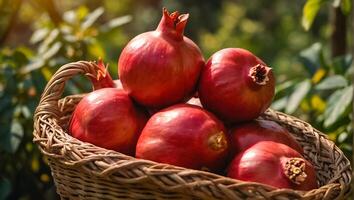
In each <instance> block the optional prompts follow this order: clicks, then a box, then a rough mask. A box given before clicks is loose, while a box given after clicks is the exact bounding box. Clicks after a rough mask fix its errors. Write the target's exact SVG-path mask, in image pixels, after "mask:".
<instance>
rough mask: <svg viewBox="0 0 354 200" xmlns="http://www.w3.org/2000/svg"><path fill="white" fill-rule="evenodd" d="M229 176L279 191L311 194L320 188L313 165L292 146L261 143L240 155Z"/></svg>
mask: <svg viewBox="0 0 354 200" xmlns="http://www.w3.org/2000/svg"><path fill="white" fill-rule="evenodd" d="M227 176H228V177H231V178H234V179H239V180H243V181H252V182H258V183H263V184H268V185H271V186H274V187H277V188H290V189H295V190H311V189H315V188H317V187H318V185H317V181H316V173H315V170H314V167H313V166H312V164H311V163H310V162H308V161H307V160H305V159H304V158H303V157H302V156H301V155H300V153H298V152H297V151H295V150H294V149H292V148H290V147H289V146H287V145H284V144H281V143H276V142H272V141H262V142H259V143H257V144H255V145H253V146H251V147H250V148H248V149H246V150H245V151H243V152H241V153H240V154H238V155H237V156H236V157H235V158H234V159H233V161H232V162H231V164H230V166H229V168H228V173H227Z"/></svg>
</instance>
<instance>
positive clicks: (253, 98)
mask: <svg viewBox="0 0 354 200" xmlns="http://www.w3.org/2000/svg"><path fill="white" fill-rule="evenodd" d="M274 87H275V80H274V75H273V72H272V70H271V68H270V67H268V66H267V65H266V64H265V63H264V62H263V61H262V60H261V59H259V58H258V57H256V56H255V55H253V54H252V53H251V52H249V51H247V50H245V49H241V48H227V49H222V50H220V51H218V52H216V53H214V54H213V55H212V56H211V57H210V58H209V60H208V61H207V63H206V66H205V67H204V69H203V70H202V73H201V77H200V82H199V90H198V94H199V98H200V101H201V103H202V104H203V107H204V108H206V109H208V110H210V111H211V112H213V113H214V114H215V115H216V116H218V117H219V118H220V119H222V120H224V121H225V122H227V123H237V122H244V121H249V120H252V119H255V118H257V117H258V116H259V115H261V114H262V113H263V112H264V111H265V110H266V109H267V108H268V107H269V106H270V104H271V101H272V98H273V96H274V90H275V88H274Z"/></svg>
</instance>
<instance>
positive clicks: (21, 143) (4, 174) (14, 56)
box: [0, 6, 131, 200]
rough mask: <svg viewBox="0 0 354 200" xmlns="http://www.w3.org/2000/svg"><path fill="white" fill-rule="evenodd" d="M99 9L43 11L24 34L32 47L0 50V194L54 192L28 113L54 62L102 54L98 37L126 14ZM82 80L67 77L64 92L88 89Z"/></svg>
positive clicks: (37, 196)
mask: <svg viewBox="0 0 354 200" xmlns="http://www.w3.org/2000/svg"><path fill="white" fill-rule="evenodd" d="M103 13H104V9H103V8H97V9H96V10H94V11H92V12H90V11H89V10H88V9H87V8H86V7H83V6H81V7H79V8H78V9H76V10H72V11H67V12H65V13H64V15H63V21H61V22H60V23H54V22H53V21H52V19H51V18H49V17H48V16H47V15H43V16H42V17H41V18H40V19H38V20H37V22H36V24H35V27H36V30H35V31H34V33H33V35H32V37H31V39H30V42H31V43H32V44H33V45H35V46H36V48H35V50H34V51H33V50H30V49H29V48H27V47H18V48H15V49H11V48H3V49H2V50H1V51H0V155H1V156H0V163H1V165H0V172H1V176H0V199H1V200H2V199H5V198H7V197H8V198H10V199H19V198H25V199H26V198H27V199H28V198H30V199H53V198H54V196H53V195H54V194H55V193H54V190H53V181H52V179H51V176H50V170H49V168H48V166H47V165H46V164H45V163H46V160H45V158H43V157H42V156H41V155H40V152H39V151H38V149H37V148H36V147H35V146H34V145H33V143H32V138H33V137H32V131H33V118H32V116H33V114H34V111H35V108H36V106H37V103H38V102H39V98H40V93H41V92H42V91H43V89H44V87H45V84H46V83H47V81H48V80H49V79H50V78H51V76H52V74H53V73H54V72H55V71H56V70H57V69H58V67H59V66H61V65H63V64H65V63H68V62H73V61H77V60H97V59H98V58H99V57H102V58H106V54H105V52H104V51H103V47H102V44H101V43H100V41H99V37H100V36H102V35H104V34H107V33H109V32H111V31H112V30H113V29H114V28H116V27H118V26H120V25H123V24H125V23H127V22H129V21H130V20H131V17H130V16H123V17H119V18H115V19H112V20H110V21H107V22H101V23H97V20H99V17H100V16H102V14H103ZM100 24H103V25H100ZM85 81H86V80H83V78H80V77H79V78H75V79H73V80H72V81H70V82H69V83H68V86H69V87H67V88H66V94H69V93H82V92H83V91H88V90H89V89H91V88H90V86H89V85H90V84H84V83H85ZM3 163H4V164H3ZM43 191H44V192H43Z"/></svg>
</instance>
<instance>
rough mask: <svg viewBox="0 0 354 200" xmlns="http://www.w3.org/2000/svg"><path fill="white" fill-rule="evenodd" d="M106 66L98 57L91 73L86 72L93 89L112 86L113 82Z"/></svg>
mask: <svg viewBox="0 0 354 200" xmlns="http://www.w3.org/2000/svg"><path fill="white" fill-rule="evenodd" d="M107 67H108V65H105V64H104V63H103V61H102V59H101V58H99V60H98V62H97V64H96V65H95V71H94V72H93V73H88V74H86V76H88V77H89V78H90V80H91V82H92V85H93V90H98V89H101V88H112V87H114V82H113V80H112V77H111V75H110V74H109V72H108V70H107Z"/></svg>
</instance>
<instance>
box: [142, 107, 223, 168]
mask: <svg viewBox="0 0 354 200" xmlns="http://www.w3.org/2000/svg"><path fill="white" fill-rule="evenodd" d="M226 138H227V136H226V132H225V128H224V126H223V124H222V123H221V122H220V121H219V120H218V119H216V118H215V117H214V116H213V115H212V114H211V113H209V112H208V111H206V110H203V109H202V108H200V107H198V106H194V105H188V104H177V105H174V106H171V107H168V108H166V109H163V110H161V111H159V112H158V113H156V114H154V115H153V116H152V117H151V118H150V119H149V121H148V122H147V124H146V126H145V127H144V129H143V131H142V133H141V136H140V138H139V140H138V144H137V148H136V157H137V158H142V159H148V160H152V161H156V162H160V163H167V164H172V165H177V166H181V167H186V168H191V169H198V170H200V169H202V170H210V171H218V170H220V169H221V168H222V167H224V166H225V164H226V163H225V162H226V157H227V154H228V141H227V139H226Z"/></svg>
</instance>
